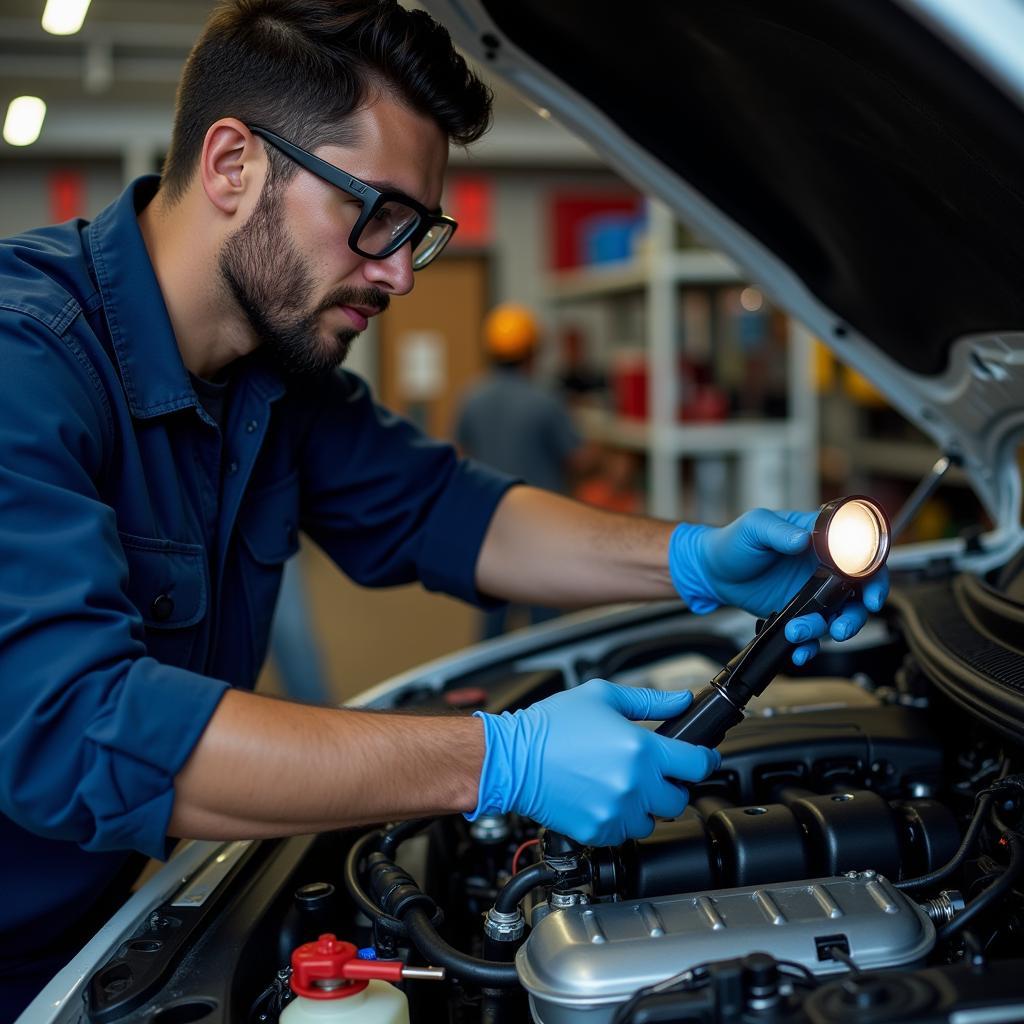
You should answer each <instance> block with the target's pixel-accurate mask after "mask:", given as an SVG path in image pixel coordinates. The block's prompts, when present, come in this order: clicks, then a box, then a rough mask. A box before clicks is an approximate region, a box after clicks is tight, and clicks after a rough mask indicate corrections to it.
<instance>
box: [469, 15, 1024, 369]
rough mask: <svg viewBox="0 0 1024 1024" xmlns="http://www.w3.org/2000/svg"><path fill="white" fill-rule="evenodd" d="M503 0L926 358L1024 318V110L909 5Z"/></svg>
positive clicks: (904, 350)
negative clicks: (912, 14)
mask: <svg viewBox="0 0 1024 1024" xmlns="http://www.w3.org/2000/svg"><path fill="white" fill-rule="evenodd" d="M484 7H485V8H486V10H487V12H488V13H489V14H490V15H491V17H492V18H493V19H494V21H495V23H496V24H497V26H498V27H499V29H500V30H501V32H502V33H503V34H504V35H505V36H507V38H508V39H509V40H510V41H511V42H512V43H513V44H515V45H516V46H517V47H519V48H520V49H522V50H524V51H526V52H527V53H529V54H530V56H531V57H533V58H534V60H536V61H538V62H539V63H540V64H542V65H543V66H544V67H546V68H548V69H550V70H552V71H553V72H554V73H555V74H557V75H558V77H559V78H560V79H562V81H563V82H565V84H566V85H567V86H569V87H570V88H571V89H572V90H573V91H574V92H576V93H578V94H579V95H581V96H584V97H586V98H587V99H588V100H589V101H590V102H591V103H593V104H594V105H595V106H597V107H598V108H600V110H601V111H602V112H603V113H604V114H605V115H606V116H607V117H608V118H610V119H611V120H612V121H614V122H615V124H616V125H618V126H619V127H620V128H621V129H622V130H623V131H624V132H625V133H626V134H627V135H629V136H630V137H631V138H632V139H634V140H635V141H636V142H637V143H638V144H639V145H640V146H642V147H643V148H644V149H645V150H646V151H647V152H648V153H650V154H651V155H652V156H653V157H655V158H656V159H657V160H659V161H660V162H661V163H663V164H665V165H667V166H669V167H671V168H672V169H673V170H674V171H675V172H676V173H677V174H678V175H679V176H680V177H682V178H683V179H685V180H686V181H687V182H689V184H690V185H691V186H693V187H694V188H696V189H697V190H698V191H700V192H701V194H702V195H704V196H705V197H706V198H707V199H708V200H709V201H710V202H712V203H713V204H714V205H715V206H716V207H718V208H719V209H720V210H721V211H722V212H724V213H725V214H726V215H727V216H728V217H729V218H730V219H732V220H734V221H736V222H737V223H739V224H741V225H742V226H743V227H744V228H745V229H746V230H747V231H748V232H750V233H751V234H752V235H753V236H755V237H756V238H757V239H758V240H759V241H760V242H762V243H763V244H764V245H765V246H766V247H767V248H768V249H770V250H771V251H772V252H773V253H775V254H776V256H777V257H778V258H779V259H781V260H782V261H783V262H784V263H785V264H786V265H787V266H789V267H790V268H791V269H792V270H793V271H795V273H796V274H797V275H798V276H799V277H800V279H801V280H802V281H803V282H804V283H805V284H806V286H807V287H808V288H809V289H810V291H811V292H812V293H813V294H814V295H815V296H816V297H817V298H818V299H819V300H820V301H821V302H822V303H824V304H825V305H826V306H827V307H828V308H829V309H831V310H832V311H833V312H834V314H835V315H836V317H837V318H838V319H839V320H842V321H844V322H846V323H847V324H849V325H851V326H852V327H853V328H855V329H856V331H857V332H858V333H860V334H862V335H864V336H865V337H867V338H870V339H871V340H872V341H873V342H874V343H875V344H876V345H878V346H879V347H881V348H882V349H884V350H885V351H886V352H887V353H888V354H889V355H890V356H891V357H892V358H893V359H895V360H896V361H897V362H898V363H900V364H901V365H903V366H905V367H906V368H907V369H909V370H912V371H914V372H915V373H919V374H938V373H941V372H942V371H943V370H944V369H945V367H946V365H947V361H948V353H949V349H950V346H951V344H952V343H953V341H954V340H955V339H957V338H960V337H963V336H964V335H967V334H984V333H991V332H1005V331H1007V330H1010V329H1013V328H1021V327H1024V287H1022V283H1024V117H1022V113H1021V110H1020V109H1019V108H1018V107H1017V106H1016V104H1015V103H1013V102H1012V101H1011V100H1010V99H1009V98H1008V97H1007V96H1005V95H1004V94H1003V93H1002V92H1001V91H1000V90H999V89H998V88H997V87H996V86H995V85H993V84H992V83H991V82H990V81H988V80H987V79H986V78H984V77H983V76H982V75H981V74H980V73H979V72H978V71H976V70H975V69H974V68H973V67H972V66H970V65H969V64H967V63H966V62H965V61H964V60H962V59H960V58H958V57H957V56H956V55H955V54H954V53H953V52H952V51H950V49H949V48H948V47H947V46H946V45H945V44H944V43H943V42H942V41H940V40H939V39H937V38H936V37H935V36H934V35H933V34H931V33H930V32H929V31H928V30H926V29H925V28H924V27H923V26H922V25H921V24H920V23H919V22H917V21H915V20H914V19H912V18H911V17H910V16H909V15H908V14H907V13H906V12H904V11H903V10H902V9H901V8H899V7H897V6H894V5H893V4H891V3H884V2H878V0H873V2H870V3H865V2H864V0H829V2H822V0H782V2H774V3H770V4H766V3H764V0H714V2H711V0H689V2H686V0H647V2H645V3H642V4H640V5H638V6H632V7H630V6H627V7H623V6H622V5H621V4H606V3H596V4H595V3H593V2H592V0H560V2H559V3H557V4H550V3H547V2H545V0H485V3H484Z"/></svg>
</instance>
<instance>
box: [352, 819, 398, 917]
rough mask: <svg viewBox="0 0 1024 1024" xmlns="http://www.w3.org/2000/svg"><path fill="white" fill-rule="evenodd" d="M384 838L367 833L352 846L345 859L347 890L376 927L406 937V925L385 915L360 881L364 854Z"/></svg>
mask: <svg viewBox="0 0 1024 1024" xmlns="http://www.w3.org/2000/svg"><path fill="white" fill-rule="evenodd" d="M382 838H383V833H381V832H380V831H376V832H367V833H366V835H365V836H360V837H359V838H358V839H357V840H356V841H355V842H354V843H353V844H352V848H351V849H350V850H349V851H348V856H347V857H346V858H345V875H344V878H345V888H346V889H347V890H348V894H349V896H351V897H352V902H353V903H355V905H356V906H357V907H358V908H359V909H360V910H361V911H362V912H363V913H364V914H365V915H366V916H367V917H368V918H369V919H370V920H371V921H372V922H373V923H374V924H375V925H377V926H379V927H380V928H383V929H384V931H386V932H389V933H390V934H392V935H401V936H404V935H405V934H406V928H405V925H404V924H402V922H401V921H399V920H398V918H397V917H392V916H391V915H390V914H385V913H384V911H383V910H381V909H380V907H378V906H377V904H376V903H375V902H374V901H373V900H372V899H371V898H370V897H369V896H368V895H367V893H366V890H365V889H364V888H363V886H362V883H361V882H360V881H359V862H360V861H361V860H362V859H363V854H364V853H366V849H367V847H369V846H370V845H371V843H375V844H378V845H379V844H380V842H381V839H382Z"/></svg>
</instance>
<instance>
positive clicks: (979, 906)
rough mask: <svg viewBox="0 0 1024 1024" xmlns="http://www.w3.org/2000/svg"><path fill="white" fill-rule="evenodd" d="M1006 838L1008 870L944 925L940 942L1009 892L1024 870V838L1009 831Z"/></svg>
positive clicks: (940, 932) (939, 934) (939, 938)
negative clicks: (1008, 858)
mask: <svg viewBox="0 0 1024 1024" xmlns="http://www.w3.org/2000/svg"><path fill="white" fill-rule="evenodd" d="M1004 838H1005V839H1006V842H1007V843H1008V844H1009V847H1010V860H1009V863H1008V864H1007V865H1006V870H1004V871H1003V873H1002V874H1001V875H1000V876H999V877H998V878H997V879H996V880H995V881H994V882H993V883H992V884H991V885H990V886H989V887H988V888H987V889H985V890H984V891H983V892H980V893H979V894H978V895H977V896H975V898H974V899H973V900H971V902H970V903H968V904H967V906H966V907H964V909H963V910H962V911H961V912H960V913H959V914H957V916H956V917H954V918H953V920H952V921H949V922H947V923H946V924H944V925H943V926H942V928H941V929H940V930H939V933H938V936H937V938H938V940H939V941H940V942H944V941H946V940H947V939H951V938H952V937H953V936H954V935H956V933H957V932H958V931H960V929H961V928H963V927H964V925H966V924H967V923H968V922H969V921H970V920H971V919H972V918H974V917H977V915H978V914H980V913H981V912H982V911H984V910H986V909H987V908H988V907H990V906H991V905H992V904H993V903H995V901H996V900H998V899H999V898H1000V897H1001V896H1004V895H1005V894H1006V893H1007V892H1009V890H1010V889H1011V888H1013V883H1014V882H1015V881H1016V880H1017V878H1018V876H1019V875H1020V873H1021V872H1022V871H1024V840H1022V839H1021V837H1020V836H1019V835H1017V834H1016V833H1015V832H1007V833H1006V836H1005V837H1004Z"/></svg>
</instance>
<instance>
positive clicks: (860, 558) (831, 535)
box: [828, 501, 884, 576]
mask: <svg viewBox="0 0 1024 1024" xmlns="http://www.w3.org/2000/svg"><path fill="white" fill-rule="evenodd" d="M883 539H884V538H883V535H882V526H881V523H880V522H879V520H878V516H877V515H876V514H875V511H874V509H872V508H871V506H870V505H868V504H866V503H865V502H863V501H850V502H847V503H846V504H845V505H841V506H840V507H839V508H838V509H837V510H836V512H835V515H833V516H832V521H831V522H830V523H829V524H828V552H829V554H830V555H831V556H832V561H833V562H834V563H835V565H836V568H838V569H839V571H840V572H843V573H845V574H846V575H847V576H863V575H864V574H865V573H867V572H869V571H870V570H871V569H872V568H874V565H875V562H876V560H877V558H878V555H879V552H880V551H881V548H882V543H883Z"/></svg>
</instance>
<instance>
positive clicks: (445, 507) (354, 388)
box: [300, 373, 517, 605]
mask: <svg viewBox="0 0 1024 1024" xmlns="http://www.w3.org/2000/svg"><path fill="white" fill-rule="evenodd" d="M321 402H322V404H321V405H320V408H319V411H318V414H317V416H316V419H315V421H314V423H313V426H312V428H311V430H310V432H309V435H308V437H307V439H306V442H305V448H304V451H303V454H302V458H301V460H300V462H301V465H302V467H303V470H302V471H303V509H304V511H303V528H304V529H305V530H306V532H307V533H308V534H309V535H310V536H311V537H312V538H313V539H314V540H315V541H316V542H317V543H318V544H319V545H320V546H321V547H322V548H323V549H324V550H325V551H326V552H327V553H328V554H329V555H330V556H331V558H332V559H333V560H334V561H335V562H336V563H337V564H338V565H339V566H340V567H341V568H342V569H343V570H344V571H345V572H346V573H347V574H348V575H349V576H351V577H352V579H354V580H355V581H356V582H358V583H362V584H364V585H366V586H389V585H392V584H399V583H409V582H412V581H414V580H419V581H421V582H422V583H423V585H424V586H426V587H427V588H429V589H431V590H438V591H443V592H444V593H447V594H451V595H452V596H454V597H459V598H462V599H463V600H466V601H470V602H473V603H475V604H480V605H485V604H489V603H492V602H490V601H489V599H488V598H486V597H485V596H484V595H482V594H481V593H480V592H479V591H478V590H477V588H476V583H475V573H476V563H477V558H478V556H479V553H480V548H481V546H482V544H483V541H484V536H485V535H486V532H487V527H488V526H489V524H490V521H491V517H492V516H493V514H494V510H495V509H496V508H497V505H498V503H499V502H500V501H501V499H502V497H503V496H504V494H505V492H506V491H507V490H508V488H509V487H511V486H513V485H514V484H515V483H517V480H516V479H515V478H514V477H510V476H506V475H505V474H503V473H498V472H496V471H494V470H491V469H489V468H487V467H485V466H482V465H480V464H479V463H475V462H473V461H472V460H469V459H462V460H460V459H459V458H457V456H456V454H455V450H454V449H453V448H452V446H451V445H449V444H444V443H442V442H439V441H435V440H432V439H431V438H428V437H426V436H425V435H424V434H423V433H421V432H420V431H419V430H418V429H417V428H416V427H414V426H413V425H412V424H411V423H409V422H408V421H407V420H404V419H402V418H401V417H399V416H395V415H394V414H392V413H390V412H388V411H387V410H385V409H383V408H381V407H380V406H378V405H377V404H376V403H374V401H373V400H372V398H371V396H370V393H369V389H368V388H367V387H366V385H365V383H364V382H363V381H361V380H360V379H359V378H358V377H356V376H355V375H353V374H349V373H343V374H339V375H337V377H336V378H335V379H334V380H333V381H332V382H331V384H330V386H329V387H328V388H327V390H326V392H325V394H324V395H323V396H322V399H321Z"/></svg>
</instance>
